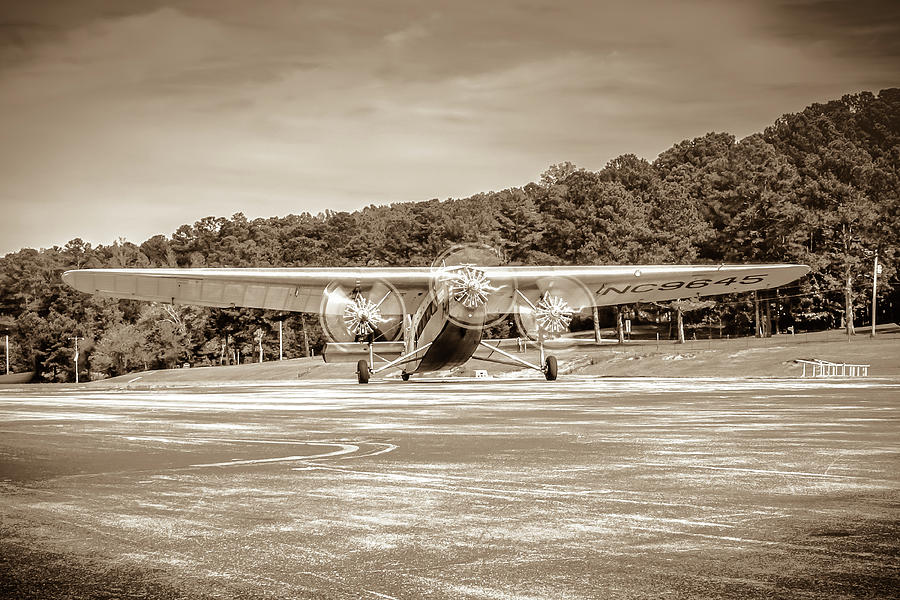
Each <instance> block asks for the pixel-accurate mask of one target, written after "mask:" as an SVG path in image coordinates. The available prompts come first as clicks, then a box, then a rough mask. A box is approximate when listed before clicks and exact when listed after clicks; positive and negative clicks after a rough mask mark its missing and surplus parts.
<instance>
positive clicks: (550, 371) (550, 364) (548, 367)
mask: <svg viewBox="0 0 900 600" xmlns="http://www.w3.org/2000/svg"><path fill="white" fill-rule="evenodd" d="M557 372H558V369H557V366H556V357H555V356H548V357H547V360H546V361H545V362H544V377H546V378H547V381H556V374H557Z"/></svg>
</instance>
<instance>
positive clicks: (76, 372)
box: [69, 335, 84, 383]
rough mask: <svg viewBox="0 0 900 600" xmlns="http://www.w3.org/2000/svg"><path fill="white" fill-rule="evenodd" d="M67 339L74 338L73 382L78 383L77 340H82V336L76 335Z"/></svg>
mask: <svg viewBox="0 0 900 600" xmlns="http://www.w3.org/2000/svg"><path fill="white" fill-rule="evenodd" d="M69 339H70V340H75V383H78V340H83V339H84V338H83V337H79V336H77V335H76V336H74V337H70V338H69Z"/></svg>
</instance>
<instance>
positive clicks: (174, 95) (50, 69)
mask: <svg viewBox="0 0 900 600" xmlns="http://www.w3.org/2000/svg"><path fill="white" fill-rule="evenodd" d="M897 86H900V3H898V2H896V0H890V1H884V2H872V1H857V2H849V1H848V2H843V1H831V0H757V1H747V0H736V1H732V2H726V1H722V0H715V1H713V0H708V1H687V2H675V1H672V0H647V1H630V2H601V1H583V2H561V1H559V0H555V1H554V0H551V1H547V2H544V1H537V0H520V1H495V2H481V1H478V2H476V1H473V0H457V1H455V2H428V1H422V0H391V1H384V2H376V1H367V0H356V1H343V0H324V1H287V0H283V1H282V0H272V1H267V2H247V1H245V0H185V1H183V2H167V1H163V0H160V1H154V0H67V1H65V2H59V1H33V0H30V1H27V2H24V1H23V2H5V3H3V5H2V8H0V140H2V142H0V255H2V254H5V253H6V252H10V251H15V250H18V249H19V248H21V247H34V248H38V247H48V246H52V245H63V244H65V242H67V241H68V240H70V239H72V238H75V237H81V238H82V239H84V240H86V241H89V242H91V243H93V244H97V243H103V244H108V243H111V242H112V241H113V240H115V239H116V238H117V237H119V236H124V237H126V238H127V239H129V240H130V241H134V242H137V243H140V242H142V241H144V240H145V239H147V238H149V237H150V236H152V235H155V234H158V233H162V234H165V235H169V234H171V233H172V232H173V231H174V230H175V228H177V227H178V226H179V225H181V224H183V223H193V222H194V221H196V220H197V219H199V218H201V217H204V216H208V215H222V216H230V215H231V214H233V213H235V212H239V211H240V212H243V213H244V214H246V215H247V216H248V217H251V218H252V217H259V216H266V217H267V216H275V215H285V214H288V213H299V212H303V211H309V212H312V213H316V212H319V211H322V210H325V209H333V210H354V209H357V208H360V207H362V206H365V205H368V204H384V203H391V202H400V201H411V200H427V199H430V198H442V199H443V198H448V197H465V196H468V195H471V194H473V193H476V192H481V191H489V190H499V189H503V188H507V187H511V186H521V185H524V184H526V183H528V182H529V181H535V180H537V179H538V178H539V176H540V173H541V172H542V171H544V170H545V169H546V168H547V166H548V165H550V164H551V163H556V162H562V161H565V160H569V161H572V162H574V163H576V164H577V165H579V166H581V167H585V168H588V169H599V168H601V167H603V165H604V164H605V163H606V162H607V161H608V160H609V159H611V158H613V157H615V156H618V155H620V154H624V153H629V152H630V153H635V154H637V155H639V156H643V157H645V158H647V159H649V160H652V159H653V158H655V157H656V155H657V154H659V153H660V152H661V151H663V150H665V149H666V148H668V147H670V146H671V145H672V144H674V143H676V142H678V141H681V140H683V139H686V138H691V137H696V136H700V135H703V134H705V133H707V132H710V131H727V132H731V133H733V134H735V135H736V136H738V137H743V136H745V135H748V134H750V133H752V132H754V131H759V130H761V129H763V128H764V127H765V126H767V125H769V124H771V123H772V122H773V121H774V120H775V119H776V118H778V117H779V116H780V115H782V114H784V113H786V112H796V111H799V110H802V109H803V108H804V107H805V106H807V105H809V104H810V103H812V102H817V101H825V100H830V99H834V98H839V97H840V96H841V95H843V94H846V93H853V92H857V91H861V90H870V91H873V92H877V91H878V90H880V89H882V88H886V87H897Z"/></svg>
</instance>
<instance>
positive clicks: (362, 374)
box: [356, 358, 369, 383]
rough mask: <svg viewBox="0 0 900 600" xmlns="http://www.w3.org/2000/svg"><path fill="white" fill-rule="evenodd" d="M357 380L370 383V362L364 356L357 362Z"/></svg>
mask: <svg viewBox="0 0 900 600" xmlns="http://www.w3.org/2000/svg"><path fill="white" fill-rule="evenodd" d="M356 380H357V381H359V382H360V383H369V363H368V362H367V361H366V359H364V358H363V359H361V360H360V361H359V362H358V363H356Z"/></svg>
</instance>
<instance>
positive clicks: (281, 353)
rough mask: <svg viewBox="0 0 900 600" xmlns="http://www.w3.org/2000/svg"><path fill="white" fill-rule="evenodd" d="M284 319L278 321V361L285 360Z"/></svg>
mask: <svg viewBox="0 0 900 600" xmlns="http://www.w3.org/2000/svg"><path fill="white" fill-rule="evenodd" d="M283 327H284V319H282V320H281V321H278V360H284V337H283V331H282V330H283Z"/></svg>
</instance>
